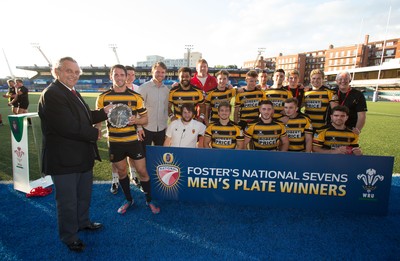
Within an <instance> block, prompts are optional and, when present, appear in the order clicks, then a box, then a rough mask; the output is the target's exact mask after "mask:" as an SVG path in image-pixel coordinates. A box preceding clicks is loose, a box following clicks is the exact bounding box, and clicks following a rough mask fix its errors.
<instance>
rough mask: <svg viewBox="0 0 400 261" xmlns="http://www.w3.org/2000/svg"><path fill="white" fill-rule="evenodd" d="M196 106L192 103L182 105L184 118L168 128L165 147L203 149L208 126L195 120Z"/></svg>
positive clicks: (172, 123)
mask: <svg viewBox="0 0 400 261" xmlns="http://www.w3.org/2000/svg"><path fill="white" fill-rule="evenodd" d="M194 113H195V111H194V106H193V104H192V103H184V104H182V118H180V119H178V120H176V121H173V122H171V124H170V125H169V126H168V128H167V132H166V137H165V141H164V146H167V147H169V146H171V147H187V148H196V144H198V147H199V148H202V147H203V140H204V132H205V130H206V126H205V125H204V124H203V123H201V122H199V121H197V120H195V119H193V116H194Z"/></svg>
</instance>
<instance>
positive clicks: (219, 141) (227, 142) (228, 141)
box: [215, 138, 232, 146]
mask: <svg viewBox="0 0 400 261" xmlns="http://www.w3.org/2000/svg"><path fill="white" fill-rule="evenodd" d="M215 144H217V145H223V146H229V145H232V139H230V138H216V139H215Z"/></svg>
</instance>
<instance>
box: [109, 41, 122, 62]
mask: <svg viewBox="0 0 400 261" xmlns="http://www.w3.org/2000/svg"><path fill="white" fill-rule="evenodd" d="M108 47H110V48H111V49H112V50H113V52H114V54H115V58H116V59H117V63H118V64H121V62H120V61H119V57H118V53H117V48H118V47H117V44H109V45H108Z"/></svg>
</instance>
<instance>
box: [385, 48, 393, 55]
mask: <svg viewBox="0 0 400 261" xmlns="http://www.w3.org/2000/svg"><path fill="white" fill-rule="evenodd" d="M386 55H387V56H390V55H394V49H390V50H386Z"/></svg>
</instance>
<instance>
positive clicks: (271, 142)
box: [258, 138, 277, 146]
mask: <svg viewBox="0 0 400 261" xmlns="http://www.w3.org/2000/svg"><path fill="white" fill-rule="evenodd" d="M258 143H259V144H260V145H262V146H268V145H276V144H277V140H276V139H275V138H260V139H258Z"/></svg>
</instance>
